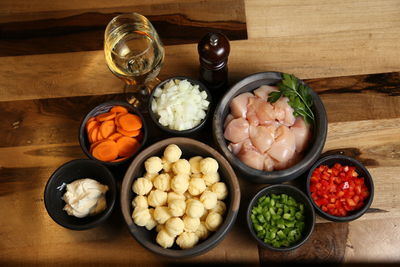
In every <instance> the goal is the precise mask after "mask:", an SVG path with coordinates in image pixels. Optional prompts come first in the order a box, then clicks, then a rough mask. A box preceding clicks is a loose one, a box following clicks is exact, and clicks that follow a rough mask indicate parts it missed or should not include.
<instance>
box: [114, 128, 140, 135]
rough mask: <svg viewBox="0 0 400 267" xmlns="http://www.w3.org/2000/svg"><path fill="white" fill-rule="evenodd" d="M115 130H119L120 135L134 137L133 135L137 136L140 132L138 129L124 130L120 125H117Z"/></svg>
mask: <svg viewBox="0 0 400 267" xmlns="http://www.w3.org/2000/svg"><path fill="white" fill-rule="evenodd" d="M117 132H119V133H120V134H122V135H125V136H128V137H135V136H138V135H139V134H140V130H136V131H130V132H129V131H125V130H124V129H122V128H121V127H117Z"/></svg>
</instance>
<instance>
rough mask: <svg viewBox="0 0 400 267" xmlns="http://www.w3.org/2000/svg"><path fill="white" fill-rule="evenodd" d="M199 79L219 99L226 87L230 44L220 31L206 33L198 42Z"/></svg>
mask: <svg viewBox="0 0 400 267" xmlns="http://www.w3.org/2000/svg"><path fill="white" fill-rule="evenodd" d="M197 51H198V52H199V59H200V80H201V81H202V82H203V83H204V84H205V85H206V86H207V88H209V89H210V92H211V94H212V95H213V97H214V98H215V99H219V98H220V97H221V96H222V95H223V94H224V93H225V91H226V90H227V89H228V56H229V52H230V45H229V40H228V38H227V37H226V36H225V35H224V34H222V33H213V32H210V33H207V34H206V35H205V36H204V37H203V38H202V39H201V40H200V41H199V43H198V45H197Z"/></svg>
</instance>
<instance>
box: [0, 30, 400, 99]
mask: <svg viewBox="0 0 400 267" xmlns="http://www.w3.org/2000/svg"><path fill="white" fill-rule="evenodd" d="M399 31H400V27H397V28H392V29H390V30H389V29H388V30H385V31H384V32H381V31H378V30H376V31H373V32H371V31H358V32H357V33H351V34H348V33H340V32H339V33H330V34H321V35H314V36H298V37H277V38H268V39H260V40H242V41H232V42H231V55H230V57H229V63H228V64H229V70H230V72H229V75H230V80H231V83H234V82H236V81H238V80H239V79H241V78H243V77H244V76H246V75H249V74H251V73H255V72H261V71H271V70H275V71H283V72H289V73H294V74H295V75H297V76H298V77H300V78H302V79H307V78H323V77H334V76H348V75H355V74H368V73H382V72H395V71H397V72H398V71H400V62H399V61H398V58H399V57H400V37H399V35H398V34H397V33H398V32H399ZM311 37H312V38H311ZM182 55H184V56H182ZM246 63H251V64H246ZM21 66H24V67H23V68H22V67H21ZM49 66H51V68H49ZM198 66H199V64H198V54H197V49H196V45H193V44H189V45H177V46H169V47H167V48H166V62H165V64H164V66H163V68H162V70H161V73H160V79H165V78H166V77H170V76H175V75H184V76H191V77H197V76H198V74H197V73H198ZM0 72H1V73H2V76H3V79H1V80H0V100H1V101H10V100H23V99H37V98H49V97H67V96H82V95H101V94H109V93H121V92H122V91H123V83H122V82H121V81H120V80H118V79H117V78H115V77H114V76H113V75H112V74H111V73H110V71H109V70H108V69H107V67H106V66H105V61H104V55H103V52H102V51H91V52H75V53H63V54H51V55H31V56H19V57H2V58H0Z"/></svg>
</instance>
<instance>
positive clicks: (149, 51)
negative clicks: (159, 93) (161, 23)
mask: <svg viewBox="0 0 400 267" xmlns="http://www.w3.org/2000/svg"><path fill="white" fill-rule="evenodd" d="M104 53H105V57H106V62H107V66H108V68H109V69H110V70H111V72H112V73H113V74H114V75H115V76H117V77H118V78H120V79H122V80H123V81H124V82H125V89H124V91H125V93H126V94H127V101H128V102H129V103H130V104H132V105H133V106H135V107H137V108H138V109H139V110H141V111H143V112H146V111H147V109H146V108H147V102H148V100H149V96H150V92H151V90H152V89H153V88H154V85H155V84H156V83H157V81H158V79H157V75H158V73H159V72H160V69H161V66H162V63H163V61H164V47H163V44H162V42H161V40H160V38H159V36H158V34H157V32H156V30H155V29H154V27H153V25H152V24H151V23H150V21H149V20H148V19H147V18H146V17H144V16H143V15H140V14H138V13H129V14H122V15H119V16H116V17H115V18H113V19H112V20H111V21H110V22H109V23H108V25H107V28H106V30H105V33H104Z"/></svg>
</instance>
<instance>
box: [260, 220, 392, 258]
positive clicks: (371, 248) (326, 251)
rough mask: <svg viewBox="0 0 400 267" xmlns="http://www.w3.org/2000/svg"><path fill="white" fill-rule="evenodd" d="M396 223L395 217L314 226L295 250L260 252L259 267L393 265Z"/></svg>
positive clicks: (262, 250) (261, 250)
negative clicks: (344, 264) (311, 232)
mask: <svg viewBox="0 0 400 267" xmlns="http://www.w3.org/2000/svg"><path fill="white" fill-rule="evenodd" d="M399 223H400V220H399V219H398V218H397V219H390V220H387V219H385V220H372V221H367V222H366V221H353V222H350V223H326V224H317V225H316V226H315V230H314V233H313V234H312V235H311V237H310V239H309V240H308V241H307V242H306V243H305V244H304V245H303V246H301V247H300V248H298V249H296V250H293V251H290V252H274V251H271V250H267V249H260V260H261V264H262V265H268V266H275V265H276V266H280V265H282V263H295V264H299V263H308V264H310V263H311V262H312V263H313V264H315V263H318V264H326V263H329V264H335V265H336V264H342V263H343V262H345V263H347V264H349V263H350V264H351V263H359V264H360V263H363V264H362V265H365V264H375V265H382V263H383V262H384V263H385V264H395V263H396V262H397V263H398V262H399V260H400V254H399V253H398V247H397V243H398V240H399V238H400V228H399V227H398V225H399Z"/></svg>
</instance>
